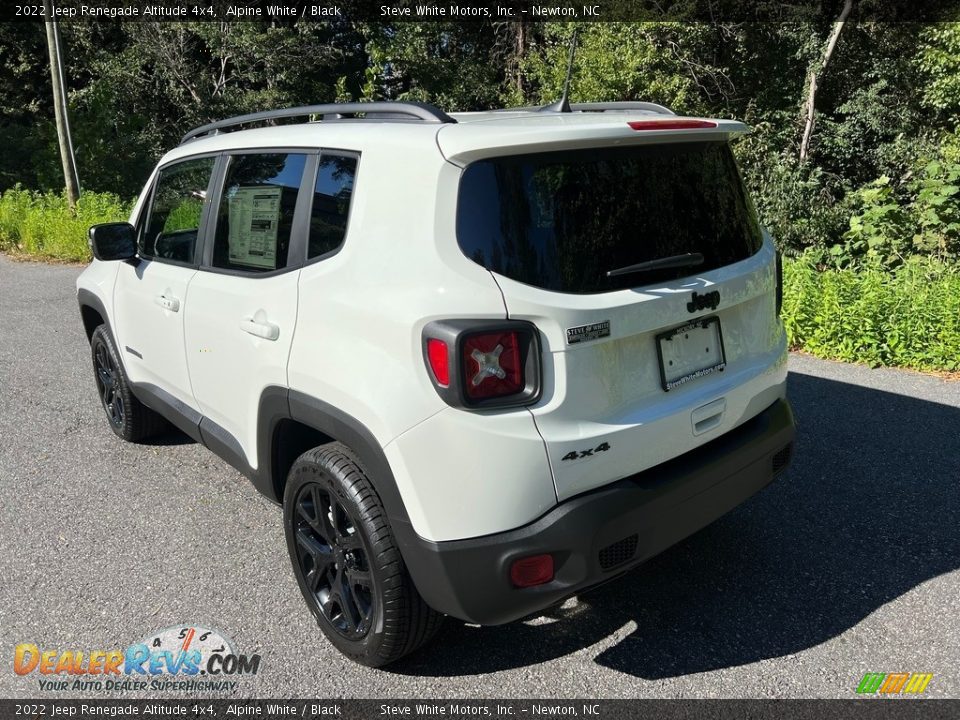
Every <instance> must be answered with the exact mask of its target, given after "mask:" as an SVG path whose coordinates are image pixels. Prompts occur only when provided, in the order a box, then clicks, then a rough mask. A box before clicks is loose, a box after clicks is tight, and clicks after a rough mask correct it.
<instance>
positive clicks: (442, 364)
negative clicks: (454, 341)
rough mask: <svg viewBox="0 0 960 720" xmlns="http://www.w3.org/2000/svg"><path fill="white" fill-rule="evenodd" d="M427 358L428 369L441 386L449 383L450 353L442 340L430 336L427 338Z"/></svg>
mask: <svg viewBox="0 0 960 720" xmlns="http://www.w3.org/2000/svg"><path fill="white" fill-rule="evenodd" d="M427 359H428V360H429V361H430V370H431V371H432V372H433V376H434V377H435V378H436V379H437V382H438V383H440V384H441V385H443V386H447V385H449V384H450V353H449V352H448V351H447V344H446V343H445V342H444V341H443V340H437V339H436V338H430V339H429V340H427Z"/></svg>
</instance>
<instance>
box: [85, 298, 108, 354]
mask: <svg viewBox="0 0 960 720" xmlns="http://www.w3.org/2000/svg"><path fill="white" fill-rule="evenodd" d="M77 302H78V303H79V304H80V317H81V318H82V320H83V329H84V331H85V332H86V333H87V342H90V339H91V338H92V337H93V331H94V330H96V329H97V328H98V327H99V326H100V325H107V327H108V329H109V325H108V323H107V311H106V310H105V309H104V307H103V303H102V302H101V301H100V298H98V297H97V296H96V295H94V294H93V293H92V292H90V291H89V290H85V289H82V288H81V289H80V290H78V291H77Z"/></svg>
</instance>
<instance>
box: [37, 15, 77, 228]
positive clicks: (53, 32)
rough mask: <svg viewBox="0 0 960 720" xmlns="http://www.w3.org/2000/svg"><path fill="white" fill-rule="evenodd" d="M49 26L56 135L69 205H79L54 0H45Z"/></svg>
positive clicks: (73, 207) (46, 22)
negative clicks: (54, 13) (54, 14)
mask: <svg viewBox="0 0 960 720" xmlns="http://www.w3.org/2000/svg"><path fill="white" fill-rule="evenodd" d="M43 8H44V13H45V15H46V21H45V24H46V27H47V52H48V54H49V55H50V80H51V81H52V85H53V112H54V116H55V118H56V121H57V139H58V141H59V143H60V160H61V162H62V163H63V179H64V186H65V188H66V191H67V202H68V203H70V209H71V210H76V209H77V199H78V198H79V197H80V180H79V179H78V177H77V159H76V157H75V156H74V154H73V139H72V138H71V137H70V116H69V114H68V112H67V89H66V80H65V79H64V75H63V59H62V53H61V51H60V28H59V27H58V25H57V21H56V20H54V19H53V0H43Z"/></svg>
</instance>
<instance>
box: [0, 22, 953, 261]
mask: <svg viewBox="0 0 960 720" xmlns="http://www.w3.org/2000/svg"><path fill="white" fill-rule="evenodd" d="M834 19H835V18H833V17H831V16H829V15H815V14H810V13H808V14H807V15H806V16H805V17H804V18H803V19H802V20H798V21H796V22H789V23H787V22H780V23H772V22H770V23H716V24H701V23H682V22H674V23H623V24H620V23H588V24H580V25H577V26H574V25H572V24H569V23H526V22H524V23H489V24H477V23H460V24H457V23H424V24H416V23H400V24H396V25H386V24H365V23H358V22H335V23H331V24H318V23H300V24H296V23H292V22H291V23H283V22H278V21H275V22H272V23H270V24H256V23H197V24H189V23H188V24H177V23H156V24H150V23H120V22H102V23H69V24H64V27H63V34H64V42H65V55H66V59H67V68H68V70H67V74H68V86H69V88H70V105H71V114H72V121H73V129H74V133H75V136H76V146H77V154H78V165H79V168H80V179H81V184H82V186H83V187H84V188H85V189H87V190H93V191H108V192H113V193H117V194H119V195H121V196H123V197H130V196H131V195H133V194H134V193H135V191H136V189H137V188H139V187H140V186H141V184H142V181H143V179H144V177H145V176H146V174H147V173H148V171H149V168H150V167H151V166H152V164H153V163H155V162H156V160H157V158H158V156H159V155H160V154H162V152H163V151H164V150H165V149H167V148H169V147H170V146H171V145H172V144H174V143H175V142H176V141H177V140H178V138H179V137H180V135H182V134H183V132H184V131H185V130H187V129H189V128H190V127H193V126H195V125H198V124H202V123H204V122H207V121H209V120H212V119H216V118H220V117H223V116H226V115H230V114H234V113H243V112H249V111H253V110H259V109H263V108H267V107H277V106H284V105H297V104H304V103H317V102H327V101H334V100H351V99H353V100H365V99H379V98H392V99H417V100H426V101H431V102H435V103H437V104H439V105H441V106H443V107H444V108H447V109H460V110H465V109H481V108H487V107H494V106H502V105H509V104H516V105H520V104H527V103H531V102H535V103H540V102H546V101H550V100H553V99H556V98H557V97H558V95H559V94H560V88H561V87H562V83H563V76H564V68H565V64H566V53H567V47H568V44H569V39H570V35H571V34H572V32H573V30H574V27H577V29H578V32H579V49H578V52H577V59H576V68H575V72H574V77H573V84H572V93H571V94H572V99H574V100H581V101H591V100H631V99H645V100H651V101H654V102H660V103H663V104H665V105H668V106H670V107H672V108H675V109H676V110H677V111H678V112H683V113H689V114H704V115H713V116H720V117H736V118H741V119H745V120H746V121H747V122H748V123H750V124H751V125H752V126H753V128H754V132H753V133H752V134H751V135H750V136H748V137H746V138H744V139H743V140H740V141H739V142H738V143H737V151H738V155H739V157H740V161H741V164H742V166H743V168H744V172H745V175H746V178H747V181H748V183H749V185H750V187H751V189H752V191H753V193H754V196H755V198H756V202H757V205H758V208H759V211H760V214H761V216H762V218H763V220H764V222H765V223H766V224H767V226H768V227H769V228H770V229H771V230H772V231H773V233H774V234H775V236H776V237H777V238H778V241H779V242H780V243H781V245H782V247H783V248H784V249H785V250H786V251H787V252H788V253H791V252H793V253H795V252H799V251H801V250H803V249H805V248H810V247H812V248H814V249H815V251H816V253H817V257H818V259H819V261H820V262H821V263H822V264H829V265H836V266H845V265H849V264H850V263H856V262H858V261H860V260H861V259H863V258H867V257H876V258H879V259H881V260H882V261H883V262H885V263H886V264H887V265H890V266H896V265H898V264H900V263H902V262H903V259H904V258H905V257H907V256H910V255H914V254H922V255H933V256H935V257H938V258H940V259H945V260H953V259H956V258H957V256H958V254H960V225H958V223H960V195H958V181H957V178H958V176H960V135H958V133H957V126H958V123H960V24H958V23H939V24H930V25H923V24H910V23H866V22H860V23H857V22H848V23H847V24H846V26H845V27H844V28H843V31H842V33H841V35H840V39H839V42H838V44H837V48H836V52H835V53H834V57H833V58H832V60H831V63H830V66H829V68H828V70H827V71H826V72H825V73H823V74H822V76H821V77H820V78H819V92H818V94H817V99H816V104H815V107H816V113H817V114H816V123H815V126H814V131H813V139H812V144H811V151H810V157H809V159H808V161H807V162H803V163H801V162H800V160H799V159H798V157H799V154H798V146H799V142H800V137H801V134H802V110H803V105H804V102H805V100H806V92H807V85H808V73H809V72H810V70H811V69H813V68H814V67H816V66H817V65H818V64H819V63H820V61H821V59H822V54H823V51H824V43H825V40H826V38H827V36H828V34H829V32H830V30H831V27H832V21H833V20H834ZM0 53H2V55H0V143H2V144H3V146H4V148H5V153H4V157H3V160H2V162H0V190H2V189H4V188H9V187H11V186H13V185H14V184H16V183H21V184H23V185H24V186H25V187H29V188H32V189H38V190H47V189H54V188H56V189H58V188H59V187H61V186H62V179H61V169H60V164H59V160H58V155H57V146H56V136H55V130H54V125H53V120H52V117H53V113H52V111H51V105H50V103H51V100H50V80H49V73H48V70H47V64H46V62H47V61H46V47H45V40H44V35H43V28H42V26H40V25H27V24H16V25H15V24H8V25H0ZM118 160H119V161H118Z"/></svg>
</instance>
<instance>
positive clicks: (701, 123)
mask: <svg viewBox="0 0 960 720" xmlns="http://www.w3.org/2000/svg"><path fill="white" fill-rule="evenodd" d="M627 125H629V126H630V127H631V128H633V129H634V130H695V129H698V128H715V127H716V126H717V124H716V123H715V122H710V121H709V120H632V121H630V122H628V123H627Z"/></svg>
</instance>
